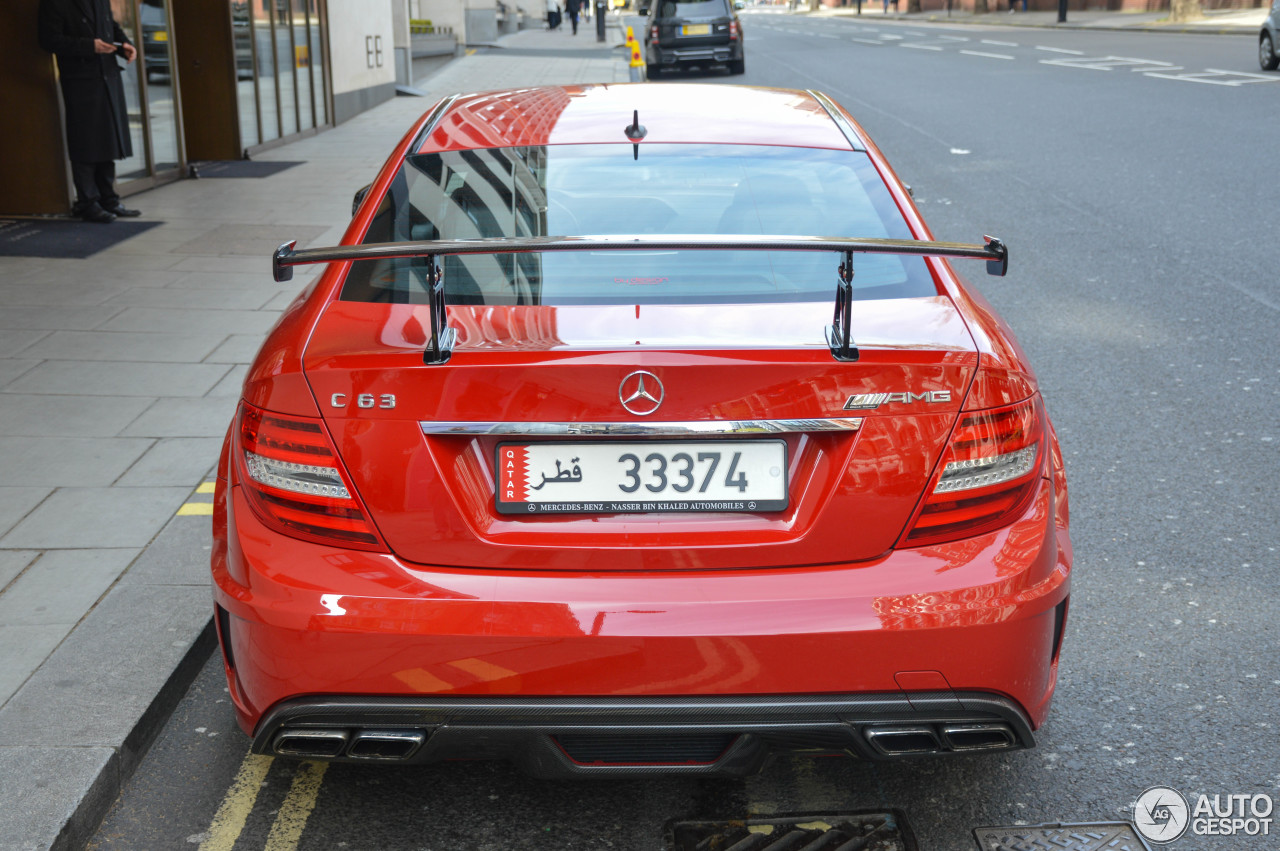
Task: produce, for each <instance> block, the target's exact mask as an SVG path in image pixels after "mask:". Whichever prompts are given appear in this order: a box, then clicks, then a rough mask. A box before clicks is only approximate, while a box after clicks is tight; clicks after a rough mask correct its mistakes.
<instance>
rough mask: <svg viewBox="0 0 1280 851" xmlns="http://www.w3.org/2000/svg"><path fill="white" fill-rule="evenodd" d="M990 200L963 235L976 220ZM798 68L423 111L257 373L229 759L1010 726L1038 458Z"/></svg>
mask: <svg viewBox="0 0 1280 851" xmlns="http://www.w3.org/2000/svg"><path fill="white" fill-rule="evenodd" d="M977 232H979V233H980V231H977ZM973 260H978V261H982V262H984V263H985V269H986V271H987V272H989V273H992V274H996V275H1002V274H1004V273H1005V271H1006V269H1007V268H1008V263H1009V251H1008V249H1007V248H1006V247H1005V245H1004V244H1003V243H1002V242H1001V241H1000V240H998V239H995V238H991V237H988V238H985V239H982V240H979V241H976V242H972V243H950V242H938V241H935V240H934V239H933V237H932V235H931V233H930V232H929V230H928V228H927V226H926V225H925V223H924V222H923V220H922V219H921V217H920V215H919V212H918V211H917V210H916V208H915V206H914V204H913V203H912V200H911V198H910V197H909V194H908V193H907V191H906V189H905V188H904V186H903V184H902V183H901V182H900V181H899V180H898V178H897V177H896V176H895V175H894V173H893V171H892V169H891V168H890V166H889V164H888V163H887V162H886V160H885V158H884V156H883V155H882V154H881V152H880V151H879V150H878V149H877V148H876V146H875V145H874V144H873V143H872V142H871V140H870V139H869V138H868V137H867V135H866V133H865V132H864V131H863V130H862V128H861V127H859V125H858V124H857V123H856V122H855V121H854V119H853V118H852V117H851V116H850V115H849V114H848V113H847V112H845V110H844V109H843V108H841V107H840V106H839V105H837V104H836V103H834V102H833V101H831V100H830V99H829V98H827V97H826V96H824V95H822V94H821V93H818V92H812V91H786V90H778V89H758V88H750V87H738V86H706V85H682V84H674V85H663V86H657V85H649V84H639V85H618V86H613V85H608V86H606V85H599V86H580V87H546V88H525V89H519V90H512V91H500V92H487V93H482V94H472V95H457V96H453V97H449V98H446V99H444V100H442V101H441V102H440V103H438V104H436V105H435V107H434V108H432V109H431V110H430V111H429V112H427V113H426V114H425V115H424V116H423V117H422V118H421V119H420V120H419V121H417V122H416V123H415V124H414V125H413V126H412V127H410V128H408V132H407V133H406V135H405V136H404V139H403V140H402V141H401V142H400V144H399V145H398V146H397V147H396V149H395V150H394V151H393V152H392V154H391V157H390V158H389V159H388V160H387V163H386V165H385V166H384V167H383V168H382V170H381V171H380V172H379V174H378V175H377V177H376V179H375V180H374V181H373V183H372V184H371V186H369V187H367V188H366V189H365V190H362V192H361V195H360V201H359V203H358V206H357V209H356V212H355V216H354V218H353V219H352V221H351V224H350V226H349V228H348V229H347V232H346V234H345V236H344V237H343V239H342V241H341V244H340V245H338V246H335V247H329V248H323V247H322V248H306V249H299V248H298V247H297V246H296V245H294V244H288V245H284V246H281V248H280V249H279V250H278V251H277V252H276V254H275V256H274V258H273V265H274V269H275V274H276V277H277V279H279V280H287V279H289V277H290V276H291V275H292V273H293V270H294V269H295V268H296V267H298V266H302V265H307V264H320V263H322V264H327V265H326V266H325V267H324V269H323V271H322V272H321V273H320V274H319V275H318V276H317V277H316V278H315V279H314V280H313V281H312V282H311V283H310V284H309V285H308V286H307V287H306V288H305V289H304V290H303V291H302V293H301V294H300V295H299V296H298V297H297V299H296V300H295V301H294V302H293V303H292V305H290V306H289V308H288V309H287V310H286V311H285V312H284V314H283V315H282V316H281V318H280V320H279V322H278V324H277V325H276V326H275V328H274V329H273V330H272V331H271V333H270V335H269V336H268V338H267V340H266V342H265V344H264V345H263V347H262V350H261V352H260V353H259V354H258V356H257V359H256V360H255V361H254V363H253V365H252V367H251V368H250V371H249V374H248V376H247V378H246V380H245V384H244V391H243V398H242V400H241V402H240V406H239V410H238V412H237V414H236V416H235V419H234V421H233V422H232V424H231V427H230V429H229V431H228V434H227V439H226V443H225V448H224V451H223V454H222V458H221V462H220V464H219V473H218V485H217V490H216V494H215V516H214V534H215V546H214V549H213V558H212V570H213V591H214V602H215V606H216V615H217V617H216V624H217V629H218V637H219V639H220V642H221V647H222V652H223V659H224V662H225V665H226V671H227V678H228V682H229V683H230V690H231V697H232V702H233V704H234V707H235V711H236V714H237V716H238V719H239V722H240V724H241V726H242V727H243V728H244V730H245V731H246V732H247V733H249V735H251V736H252V737H253V749H254V751H255V752H257V753H264V754H275V755H280V756H291V757H298V758H305V759H332V760H342V761H383V762H393V763H429V762H435V761H439V760H446V759H478V758H492V759H507V760H511V761H513V762H515V763H516V764H518V765H520V766H521V767H522V768H523V769H524V770H526V771H528V772H530V773H533V774H535V775H540V776H575V775H579V776H581V775H588V776H601V775H616V774H629V773H637V772H644V773H653V772H668V773H680V774H726V775H732V774H742V773H747V772H751V771H755V770H758V769H759V768H760V767H761V766H762V765H763V764H764V763H765V761H766V760H767V759H768V758H769V756H770V755H771V754H774V753H779V752H798V753H808V754H845V755H849V756H855V757H860V758H865V759H872V760H881V759H897V758H902V757H908V756H913V755H943V754H951V753H971V752H987V751H989V752H1000V751H1004V750H1009V749H1017V748H1026V747H1031V746H1033V745H1034V741H1035V739H1034V736H1035V733H1034V731H1035V730H1036V729H1037V728H1038V727H1039V726H1040V725H1041V724H1042V723H1043V721H1044V719H1045V716H1046V714H1047V712H1048V710H1049V702H1050V697H1051V695H1052V693H1053V688H1054V682H1055V679H1056V675H1057V667H1058V655H1059V648H1060V645H1061V639H1062V634H1063V626H1064V623H1065V620H1066V616H1067V605H1068V583H1069V574H1070V568H1071V545H1070V541H1069V536H1068V515H1069V512H1068V508H1067V485H1066V480H1065V476H1064V473H1063V465H1062V458H1061V455H1060V453H1059V451H1058V444H1057V439H1056V437H1055V434H1054V430H1053V426H1052V425H1051V423H1050V421H1049V418H1048V416H1047V414H1046V411H1045V404H1044V400H1043V399H1042V398H1041V394H1040V392H1039V389H1038V387H1037V384H1036V379H1035V376H1034V374H1033V373H1032V370H1031V367H1030V366H1029V365H1028V363H1027V361H1026V358H1025V357H1024V355H1023V353H1022V351H1021V349H1020V348H1019V346H1018V343H1017V342H1016V340H1015V339H1014V337H1013V334H1012V332H1011V331H1010V330H1009V328H1008V327H1007V326H1006V325H1005V323H1004V322H1003V321H1002V320H1001V319H1000V317H999V316H997V315H996V314H995V313H994V311H993V310H992V308H991V307H990V306H989V305H988V304H987V303H986V302H985V301H984V300H983V299H982V298H981V296H980V295H978V294H977V293H976V292H975V291H974V290H973V289H971V288H970V286H969V285H968V284H966V283H965V281H964V280H963V279H962V278H961V277H960V275H959V274H958V271H957V270H958V269H959V268H963V267H966V266H967V267H968V268H974V269H977V270H982V269H983V268H984V267H983V266H981V265H977V264H973V263H972V262H971V261H973Z"/></svg>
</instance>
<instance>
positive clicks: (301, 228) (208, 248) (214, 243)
mask: <svg viewBox="0 0 1280 851" xmlns="http://www.w3.org/2000/svg"><path fill="white" fill-rule="evenodd" d="M295 200H296V199H295ZM328 229H329V228H328V226H318V225H282V224H270V225H261V224H258V225H240V224H235V225H232V224H226V225H219V226H218V227H216V228H214V229H213V230H211V231H209V232H208V233H206V234H204V235H203V236H201V237H199V238H198V239H194V240H192V241H190V242H186V243H183V244H182V245H180V246H178V248H177V249H175V250H176V251H177V252H178V253H180V254H217V255H223V254H245V255H248V256H250V257H256V258H259V259H261V258H263V257H270V256H271V254H272V252H274V251H275V250H276V249H277V248H279V247H280V246H281V244H283V243H285V242H289V241H290V240H297V242H298V247H299V248H302V247H303V246H305V245H307V244H309V243H310V242H311V241H312V240H313V239H315V238H316V237H318V236H319V235H320V234H322V233H324V232H325V231H326V230H328Z"/></svg>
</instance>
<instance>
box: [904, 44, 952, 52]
mask: <svg viewBox="0 0 1280 851" xmlns="http://www.w3.org/2000/svg"><path fill="white" fill-rule="evenodd" d="M898 47H909V48H911V49H912V50H937V51H939V52H941V50H942V48H941V47H934V46H932V45H929V44H911V43H909V42H904V43H902V44H900V45H898Z"/></svg>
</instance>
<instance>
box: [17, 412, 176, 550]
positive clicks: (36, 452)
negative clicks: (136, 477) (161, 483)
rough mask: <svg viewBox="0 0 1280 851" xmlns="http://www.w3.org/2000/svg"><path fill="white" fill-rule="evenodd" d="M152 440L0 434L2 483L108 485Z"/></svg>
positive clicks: (149, 446)
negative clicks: (8, 435) (11, 435)
mask: <svg viewBox="0 0 1280 851" xmlns="http://www.w3.org/2000/svg"><path fill="white" fill-rule="evenodd" d="M151 443H152V441H150V440H148V439H146V438H129V439H124V438H105V437H104V438H81V437H4V436H0V482H4V483H5V484H6V485H8V486H11V487H41V486H45V487H55V488H56V487H61V486H63V485H69V486H73V487H105V486H107V485H109V484H111V483H112V482H114V481H115V480H116V479H118V478H119V477H120V476H121V475H122V474H123V473H124V471H125V470H128V469H129V468H130V467H131V466H133V462H135V461H137V460H138V459H139V458H140V457H142V453H144V452H146V451H147V450H148V449H150V448H151ZM3 546H4V539H3V538H0V547H3Z"/></svg>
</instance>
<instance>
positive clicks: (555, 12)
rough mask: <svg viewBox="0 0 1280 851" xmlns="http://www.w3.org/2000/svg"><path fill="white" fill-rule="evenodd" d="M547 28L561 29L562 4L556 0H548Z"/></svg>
mask: <svg viewBox="0 0 1280 851" xmlns="http://www.w3.org/2000/svg"><path fill="white" fill-rule="evenodd" d="M547 29H549V30H558V29H560V4H559V3H557V2H556V0H547Z"/></svg>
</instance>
